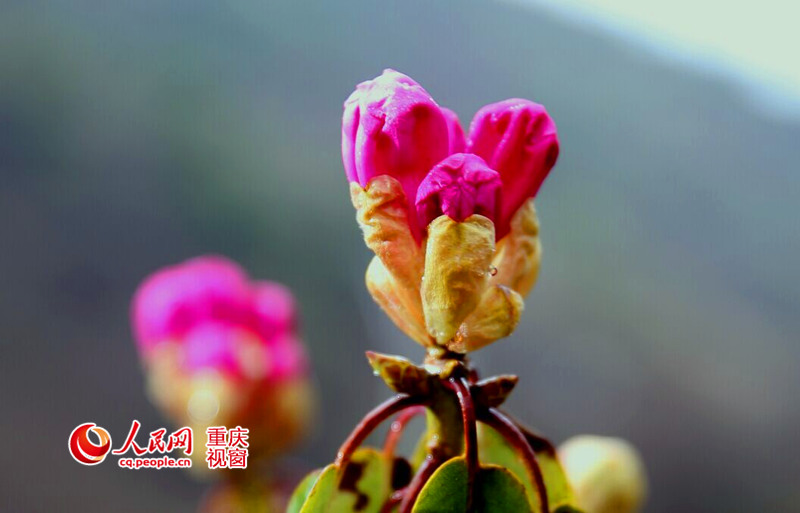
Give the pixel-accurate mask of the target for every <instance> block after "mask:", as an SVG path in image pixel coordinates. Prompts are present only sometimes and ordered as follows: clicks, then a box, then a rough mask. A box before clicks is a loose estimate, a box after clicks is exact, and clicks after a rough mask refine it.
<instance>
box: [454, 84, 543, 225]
mask: <svg viewBox="0 0 800 513" xmlns="http://www.w3.org/2000/svg"><path fill="white" fill-rule="evenodd" d="M558 145H559V143H558V134H557V131H556V125H555V123H554V122H553V120H552V119H551V118H550V116H549V115H548V114H547V111H546V110H545V108H544V107H543V106H541V105H539V104H537V103H533V102H531V101H528V100H521V99H516V98H515V99H510V100H505V101H502V102H498V103H493V104H491V105H487V106H485V107H483V108H482V109H481V110H479V111H478V113H477V114H476V115H475V118H474V119H473V120H472V124H471V125H470V132H469V138H468V141H467V151H469V152H472V153H475V154H476V155H480V156H481V157H483V158H484V159H485V160H486V162H487V163H488V165H489V167H491V168H492V169H495V170H497V172H499V173H500V177H501V178H502V181H503V191H502V202H503V205H502V207H501V211H500V217H499V219H498V222H497V223H495V226H496V229H497V237H498V239H499V238H502V237H503V236H504V235H505V234H506V233H508V229H509V223H510V221H511V217H512V216H513V215H514V213H515V212H516V211H517V210H518V209H519V208H520V206H522V204H523V203H524V202H525V201H526V200H527V199H528V198H532V197H534V196H536V193H537V192H538V191H539V187H540V186H541V185H542V182H544V179H545V178H546V177H547V174H548V173H549V172H550V169H552V167H553V166H554V165H555V163H556V159H557V158H558Z"/></svg>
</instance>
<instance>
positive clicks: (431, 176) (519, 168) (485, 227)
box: [342, 70, 559, 353]
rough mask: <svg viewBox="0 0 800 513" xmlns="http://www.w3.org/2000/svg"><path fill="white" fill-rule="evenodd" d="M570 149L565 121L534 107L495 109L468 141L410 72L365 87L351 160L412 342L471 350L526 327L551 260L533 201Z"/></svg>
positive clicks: (353, 119) (367, 222)
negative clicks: (560, 128) (533, 294)
mask: <svg viewBox="0 0 800 513" xmlns="http://www.w3.org/2000/svg"><path fill="white" fill-rule="evenodd" d="M558 148H559V146H558V136H557V133H556V127H555V124H554V123H553V120H552V119H551V118H550V116H549V115H548V114H547V112H546V111H545V109H544V107H542V106H541V105H538V104H536V103H533V102H530V101H528V100H521V99H510V100H505V101H502V102H498V103H494V104H491V105H487V106H485V107H483V108H482V109H480V110H479V111H478V113H477V114H476V115H475V118H474V119H473V120H472V123H471V125H470V130H469V133H468V135H466V136H465V135H464V132H463V130H462V128H461V125H460V123H459V121H458V118H457V116H456V114H455V113H453V112H452V111H450V110H448V109H445V108H442V107H439V106H438V105H437V104H436V102H434V100H433V99H432V98H431V96H430V95H429V94H428V93H427V92H426V91H425V90H424V89H423V88H422V86H420V85H419V84H417V83H416V82H415V81H414V80H412V79H411V78H409V77H407V76H405V75H403V74H401V73H398V72H396V71H393V70H386V71H384V73H383V74H382V75H381V76H379V77H377V78H375V79H374V80H370V81H367V82H364V83H362V84H359V85H358V86H357V87H356V90H355V91H354V92H353V94H351V95H350V97H349V98H348V99H347V101H346V102H345V104H344V118H343V122H342V156H343V161H344V167H345V172H346V174H347V178H348V180H349V181H350V183H351V195H352V199H353V205H354V206H355V207H356V209H357V210H358V221H359V223H360V225H361V227H362V229H363V231H364V237H365V241H366V243H367V245H368V246H369V247H370V248H371V249H372V250H373V251H374V252H375V254H376V258H375V259H373V261H372V263H371V264H370V266H369V268H368V270H367V286H368V288H369V290H370V293H371V294H372V296H373V297H374V298H375V300H376V301H377V302H378V303H379V304H380V305H381V307H382V308H383V309H384V310H385V311H386V313H387V314H388V315H389V317H391V318H392V320H393V321H394V322H395V323H396V324H397V325H398V327H400V328H401V329H402V330H403V331H404V332H405V333H406V334H408V335H409V336H410V337H411V338H413V339H414V340H416V341H417V342H419V343H421V344H422V345H424V346H426V347H442V348H446V349H447V350H449V351H453V352H460V353H464V352H467V351H471V350H475V349H478V348H480V347H483V346H485V345H486V344H489V343H491V342H493V341H494V340H497V339H498V338H501V337H504V336H507V335H509V334H510V333H511V332H512V331H513V330H514V328H515V327H516V324H517V322H518V320H519V315H520V312H521V311H522V308H523V301H522V297H523V296H524V295H525V294H527V293H528V291H529V290H530V289H531V288H532V287H533V284H534V282H535V281H536V275H537V273H538V269H539V260H540V256H541V246H540V243H539V238H538V231H539V225H538V221H537V218H536V211H535V209H534V206H533V198H534V196H536V193H537V192H538V190H539V187H540V186H541V185H542V182H543V181H544V179H545V178H546V177H547V174H548V173H549V171H550V169H551V168H552V167H553V165H554V164H555V162H556V159H557V157H558V151H559V150H558ZM423 278H424V279H423Z"/></svg>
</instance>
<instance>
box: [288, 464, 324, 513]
mask: <svg viewBox="0 0 800 513" xmlns="http://www.w3.org/2000/svg"><path fill="white" fill-rule="evenodd" d="M321 473H322V469H317V470H314V471H312V472H311V473H309V474H308V475H307V476H306V477H304V478H303V480H302V481H300V484H299V485H297V488H295V489H294V492H292V496H291V498H289V505H288V506H287V507H286V513H300V509H301V508H302V507H303V503H304V502H305V501H306V497H308V494H309V493H310V492H311V488H312V487H313V486H314V484H315V483H316V482H317V478H319V475H320V474H321Z"/></svg>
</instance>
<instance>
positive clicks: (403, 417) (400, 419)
mask: <svg viewBox="0 0 800 513" xmlns="http://www.w3.org/2000/svg"><path fill="white" fill-rule="evenodd" d="M424 412H425V408H423V407H422V406H416V407H412V408H408V409H407V410H405V411H404V412H402V413H401V414H400V415H398V416H397V418H396V419H395V421H394V422H392V426H391V427H390V428H389V433H387V435H386V441H385V442H384V444H383V453H384V454H386V455H387V456H394V451H395V449H397V444H398V442H400V437H401V436H402V435H403V430H404V429H405V427H406V425H408V423H409V422H410V421H411V419H413V418H414V417H416V416H417V415H420V414H422V413H424Z"/></svg>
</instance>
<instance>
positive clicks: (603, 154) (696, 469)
mask: <svg viewBox="0 0 800 513" xmlns="http://www.w3.org/2000/svg"><path fill="white" fill-rule="evenodd" d="M697 3H700V4H702V2H697ZM771 3H775V2H771ZM548 4H550V2H544V3H541V2H535V3H531V2H514V3H506V2H477V1H466V0H460V1H455V0H454V1H444V0H442V1H436V2H417V1H407V2H388V3H387V2H373V1H369V0H364V1H353V2H347V3H338V2H318V3H310V2H216V1H210V0H191V1H188V0H185V1H177V0H176V1H168V2H166V1H154V0H138V1H135V2H99V1H69V2H67V1H63V2H59V1H53V2H38V1H33V0H24V1H14V0H5V1H4V2H2V5H1V6H0V343H1V344H2V346H1V347H2V353H0V401H1V402H0V405H1V406H2V411H1V412H0V440H2V446H1V447H0V510H2V511H8V512H45V511H46V512H49V511H86V512H106V511H119V512H127V511H170V512H189V511H192V510H193V509H194V507H195V505H196V503H197V501H198V498H199V497H200V495H201V493H202V491H203V485H202V484H200V483H197V482H195V481H193V480H191V479H190V478H189V477H188V476H187V475H185V474H184V473H182V472H178V471H139V472H133V471H124V470H122V469H119V468H117V467H116V466H115V465H112V464H105V465H100V466H98V467H92V468H89V467H82V466H80V465H78V464H76V463H75V462H74V461H72V459H71V458H70V456H69V454H68V452H67V448H66V445H67V437H68V435H69V433H70V432H71V430H72V429H73V428H74V427H75V426H76V425H77V424H79V423H82V422H86V421H93V422H97V423H98V424H99V425H101V426H104V427H106V428H107V429H108V430H109V431H110V432H111V433H112V434H113V433H127V429H128V427H129V425H130V422H131V420H132V419H134V418H136V419H139V420H140V421H141V422H142V423H143V424H144V426H145V427H147V426H150V427H152V428H155V427H158V426H161V425H163V424H164V423H165V422H164V420H163V419H162V418H161V417H160V416H159V414H158V412H157V411H156V410H155V409H154V408H153V407H152V406H151V405H150V404H149V403H148V402H147V400H146V398H145V395H144V385H143V378H142V374H141V371H140V368H139V365H138V361H137V358H136V354H135V350H134V346H133V343H132V340H131V336H130V332H129V323H128V308H129V300H130V297H131V294H132V293H133V291H134V289H135V287H136V286H137V284H138V283H139V281H140V280H141V279H142V278H143V277H144V276H145V275H147V274H148V273H150V272H151V271H153V270H154V269H156V268H158V267H160V266H163V265H165V264H170V263H175V262H178V261H181V260H183V259H185V258H188V257H190V256H194V255H197V254H202V253H221V254H225V255H228V256H230V257H232V258H234V259H236V260H238V261H239V262H241V263H242V264H243V265H245V266H246V268H247V269H248V270H249V271H250V272H251V274H252V275H253V276H255V277H258V278H268V279H275V280H280V281H283V282H284V283H286V284H288V285H290V286H291V287H292V288H293V289H294V290H295V291H296V294H297V296H298V297H299V300H300V303H301V305H302V316H303V326H304V333H305V337H306V339H307V342H308V346H309V348H310V349H311V352H312V358H313V362H314V368H315V371H316V375H317V382H318V384H319V390H320V400H321V408H320V413H319V417H318V419H319V420H318V423H317V425H316V427H315V432H314V436H313V437H312V438H311V439H310V440H309V442H308V444H307V445H306V446H304V447H303V448H300V449H299V450H298V451H297V452H295V453H294V455H293V457H292V459H291V461H290V464H291V465H295V466H300V467H312V466H318V465H321V464H323V463H325V462H327V461H330V460H331V459H332V458H333V457H334V453H335V451H336V448H337V447H338V444H339V443H340V442H341V441H342V440H343V439H344V438H345V436H346V435H347V433H348V431H349V429H350V428H351V427H352V426H353V425H354V423H355V422H356V421H357V419H358V418H360V416H361V415H363V413H365V412H366V411H367V410H368V409H369V408H370V407H371V406H372V405H373V404H376V403H377V402H378V401H380V400H382V399H384V398H385V397H387V396H388V395H389V393H388V391H387V390H386V389H385V388H384V387H383V386H382V385H381V384H380V383H378V382H377V381H376V378H374V377H373V376H372V374H371V372H370V370H369V368H368V367H367V365H366V362H365V359H364V357H363V352H364V351H365V350H366V349H375V350H378V351H384V352H391V353H400V354H405V355H407V356H409V357H412V358H415V359H419V358H421V357H422V351H421V349H420V348H418V347H416V346H415V345H414V344H413V343H411V342H410V341H408V340H406V339H404V337H403V336H402V335H401V334H400V333H399V332H398V331H397V330H396V329H394V327H393V326H392V325H391V324H390V323H389V321H387V320H386V319H385V318H384V317H383V315H382V314H381V313H380V311H379V310H378V308H377V307H376V306H375V305H373V303H372V301H371V299H370V298H369V296H368V294H367V292H366V290H365V288H364V286H363V273H364V270H365V268H366V264H367V262H368V261H369V258H370V254H369V252H368V250H367V249H366V248H365V247H364V245H363V242H362V240H361V237H360V233H359V231H358V228H357V226H356V223H355V220H354V212H353V209H352V206H351V205H350V201H349V196H348V188H347V183H346V180H345V178H344V173H343V170H342V166H341V160H340V152H339V144H340V143H339V140H340V132H339V123H340V116H341V105H342V102H343V100H344V99H345V98H346V97H347V95H348V94H349V93H350V91H351V90H352V88H353V86H354V85H355V83H357V82H359V81H361V80H365V79H368V78H372V77H374V76H375V75H377V74H379V73H380V72H381V70H382V69H383V68H384V67H393V68H396V69H398V70H401V71H403V72H405V73H407V74H409V75H411V76H412V77H414V78H416V79H417V80H418V81H420V82H421V83H422V84H423V85H424V86H425V87H426V88H427V89H428V91H429V92H430V93H431V94H432V95H433V96H434V97H435V98H436V99H437V100H438V101H439V102H440V104H442V105H445V106H448V107H451V108H453V109H455V110H456V111H458V112H459V113H460V114H461V119H462V122H463V123H465V124H466V123H468V122H469V120H470V119H471V116H472V114H473V113H474V112H475V111H476V110H477V109H478V108H479V107H480V106H481V105H483V104H486V103H489V102H493V101H497V100H500V99H504V98H507V97H514V96H518V97H526V98H531V99H533V100H535V101H538V102H540V103H543V104H545V105H546V106H547V108H548V110H549V111H550V113H551V114H552V115H553V117H554V118H555V120H556V122H557V124H558V126H559V131H560V134H561V141H562V155H561V159H560V161H559V163H558V166H557V167H556V169H555V170H554V172H553V173H552V174H551V177H550V178H549V179H548V181H547V182H546V183H545V185H544V187H543V188H542V191H541V193H540V195H539V199H538V200H537V205H538V208H539V214H540V219H541V222H542V227H543V244H544V249H545V257H544V262H543V269H542V273H541V277H540V281H539V284H538V286H537V288H536V289H535V290H534V291H533V293H532V294H531V296H530V297H529V300H528V302H527V310H526V314H525V316H524V318H523V320H522V322H521V324H520V326H519V328H518V330H517V332H516V333H515V334H514V335H513V336H512V337H511V338H510V339H508V340H507V341H504V342H502V343H498V344H495V345H494V346H491V347H489V348H486V349H484V350H482V351H480V352H479V353H477V354H476V355H475V358H474V360H475V361H476V363H477V365H478V366H479V367H480V368H481V369H482V371H483V373H484V374H485V375H488V374H490V373H497V372H510V373H517V374H519V375H521V376H522V381H521V383H520V385H519V387H518V389H517V391H516V392H515V393H514V395H513V397H512V400H511V401H510V402H511V404H510V409H511V410H513V411H514V412H515V413H516V414H517V415H518V416H519V417H521V418H523V419H524V420H525V421H527V422H529V423H530V424H533V425H535V426H536V427H538V428H539V429H540V430H542V431H544V432H546V433H548V434H549V435H550V436H551V437H552V438H553V439H554V440H556V441H561V440H563V439H565V438H567V437H569V436H571V435H574V434H578V433H586V432H589V433H599V434H613V435H619V436H624V437H626V438H628V439H630V440H631V441H633V442H634V443H635V444H636V445H637V446H638V447H639V448H640V450H641V451H642V453H643V455H644V457H645V459H646V462H647V467H648V471H649V476H650V481H651V488H652V494H651V500H650V502H649V505H648V507H647V509H646V511H647V512H652V513H660V512H670V513H672V512H677V511H680V512H687V513H702V512H712V511H714V512H716V511H726V512H753V511H758V512H764V513H772V512H774V513H787V512H793V511H800V487H798V483H800V452H799V451H798V447H800V370H798V360H799V359H800V316H799V315H798V314H799V313H800V308H799V306H800V267H798V254H800V235H799V232H800V229H799V228H798V202H799V201H800V173H798V171H799V170H800V169H798V167H799V166H800V165H799V164H798V163H800V118H798V117H797V116H796V115H794V114H792V113H791V111H790V108H789V105H788V102H789V99H788V96H789V95H784V94H783V93H784V92H785V91H783V92H781V93H780V94H779V93H778V91H777V88H776V89H774V90H773V89H770V87H771V86H769V85H768V84H766V82H767V81H768V80H764V81H762V80H761V79H762V77H761V75H762V70H760V69H757V68H753V69H752V73H749V74H748V70H749V69H750V68H749V64H748V62H749V61H743V62H737V64H738V67H737V69H736V70H735V71H730V69H728V68H726V67H725V66H724V65H722V66H719V67H717V66H715V65H713V61H714V56H713V52H712V54H710V55H708V54H704V57H703V59H700V60H697V59H693V58H691V57H692V51H693V48H694V47H693V46H692V44H693V42H691V41H690V42H688V43H686V44H683V43H681V44H682V46H681V49H679V50H676V52H677V53H673V52H672V51H671V50H670V47H669V45H670V44H671V43H670V41H671V40H670V37H671V36H670V35H669V34H666V35H665V36H664V37H663V38H653V39H648V38H647V37H646V36H647V34H642V33H641V32H640V33H639V35H636V34H635V33H634V32H631V31H627V30H618V28H615V26H614V25H613V24H609V23H606V22H605V21H602V20H603V19H605V20H606V21H608V19H609V18H608V17H607V16H606V17H605V18H602V17H597V15H598V12H602V8H596V9H591V10H584V11H582V10H581V9H582V8H581V7H580V5H579V4H580V2H577V3H576V2H572V6H571V7H559V8H557V9H555V8H552V6H551V5H548ZM678 4H680V5H681V6H683V8H684V9H685V13H684V17H685V19H686V20H687V23H689V21H688V20H695V22H696V19H695V17H693V10H692V9H690V8H689V7H688V5H689V3H688V2H678ZM676 8H677V7H676ZM571 11H574V13H577V15H575V16H572V15H571ZM770 13H771V15H772V16H774V17H775V18H783V16H781V15H780V14H781V13H780V12H778V13H777V14H776V12H775V11H774V9H773V10H772V11H770ZM606 14H608V13H606ZM611 14H612V18H613V16H615V15H616V14H618V13H614V12H612V13H611ZM679 14H680V13H678V15H677V18H678V19H680V16H679ZM712 21H713V23H724V22H725V17H724V12H723V11H720V16H719V17H718V18H713V19H710V20H709V23H711V22H712ZM761 21H764V20H759V19H757V18H754V19H753V20H752V24H750V25H749V26H750V28H751V32H746V31H743V32H742V34H741V36H740V37H741V38H752V39H754V40H755V39H759V34H764V35H766V34H769V33H770V32H771V31H770V25H769V24H768V23H767V22H766V21H764V22H763V23H761ZM629 25H633V26H635V25H636V23H635V20H634V22H633V23H630V24H629ZM714 26H716V25H714ZM701 29H702V26H700V27H698V29H697V30H701ZM759 31H760V32H759ZM645 32H646V31H645ZM690 33H694V32H691V31H690ZM789 42H790V41H787V42H786V43H787V44H788V43H789ZM675 44H676V45H677V44H678V43H677V42H675ZM745 46H746V45H745ZM795 50H796V48H795ZM698 51H699V50H698ZM675 55H677V56H678V57H679V58H675ZM681 56H682V57H681ZM684 57H689V58H684ZM728 60H731V59H728ZM733 60H735V59H733ZM796 64H797V62H796V61H795V64H794V65H795V66H796ZM726 70H727V71H726ZM762 82H763V84H762ZM765 84H766V85H765ZM762 85H763V87H762ZM764 100H767V102H766V103H765V101H764ZM784 101H786V102H787V105H786V108H784V104H783V102H784ZM767 103H768V104H769V107H767V106H766V104H767Z"/></svg>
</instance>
